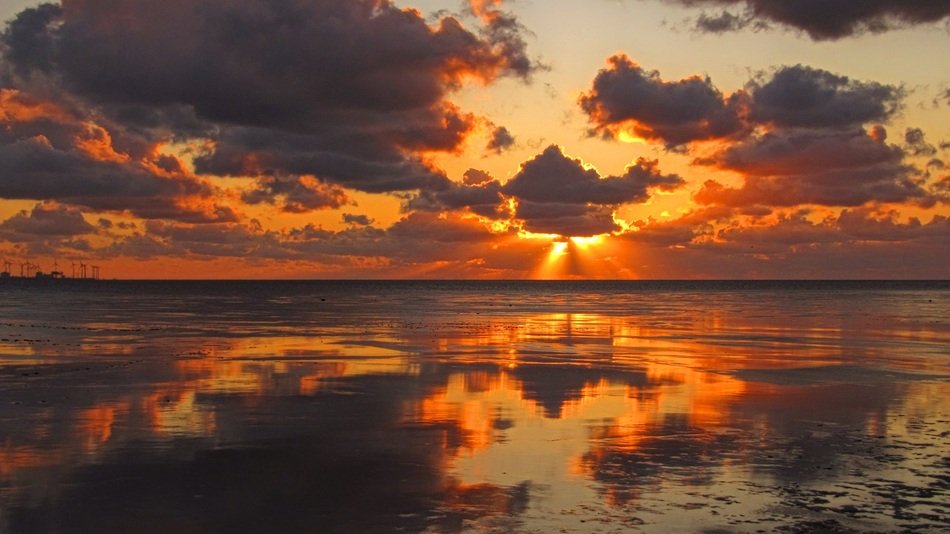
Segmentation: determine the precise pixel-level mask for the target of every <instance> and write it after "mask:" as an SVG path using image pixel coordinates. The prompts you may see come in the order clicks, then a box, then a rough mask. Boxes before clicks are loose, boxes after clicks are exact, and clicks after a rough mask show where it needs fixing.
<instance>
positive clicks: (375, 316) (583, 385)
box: [0, 282, 950, 532]
mask: <svg viewBox="0 0 950 534" xmlns="http://www.w3.org/2000/svg"><path fill="white" fill-rule="evenodd" d="M0 291H2V292H3V296H4V299H3V301H2V303H0V531H3V532H8V531H9V532H132V531H134V532H169V531H177V532H208V531H222V532H223V531H228V532H231V531H274V532H277V531H286V532H298V531H299V532H314V531H318V532H392V531H412V532H420V531H427V532H460V531H474V532H562V531H563V532H630V531H644V532H701V531H705V532H757V531H766V532H772V531H779V532H782V531H784V532H813V531H826V532H852V531H857V532H903V531H933V532H938V531H946V530H947V529H950V497H948V495H950V491H948V490H950V446H948V445H947V444H948V443H950V320H948V317H950V289H948V286H947V284H940V283H935V284H918V285H908V286H901V285H899V284H898V285H874V284H868V285H866V286H859V285H848V284H842V285H834V284H829V285H821V284H817V285H814V286H809V285H807V284H806V285H804V286H795V285H782V284H774V285H762V286H754V285H753V286H752V287H724V286H721V285H720V286H717V285H715V284H711V285H708V286H703V285H701V284H700V285H695V284H694V285H690V284H684V285H682V286H676V285H675V284H670V285H668V286H657V285H654V286H650V285H645V286H637V285H624V284H603V285H598V284H586V285H585V284H504V283H499V284H465V283H456V284H451V283H442V284H440V283H405V284H381V283H369V282H366V283H296V284H295V283H256V284H255V283H242V284H204V285H202V284H173V283H165V284H162V283H138V284H135V283H102V284H97V285H94V286H90V285H88V284H87V285H84V286H82V287H79V286H75V287H69V286H62V287H58V288H57V287H43V288H30V287H6V288H0Z"/></svg>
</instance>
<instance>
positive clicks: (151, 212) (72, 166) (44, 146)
mask: <svg viewBox="0 0 950 534" xmlns="http://www.w3.org/2000/svg"><path fill="white" fill-rule="evenodd" d="M2 93H3V95H2V96H3V97H4V98H0V110H2V111H3V114H0V126H2V127H3V129H2V130H0V197H2V198H8V199H34V200H55V201H59V202H63V203H68V204H76V205H80V206H86V207H88V208H91V209H94V210H105V211H129V212H131V213H133V214H135V215H137V216H139V217H143V218H170V219H178V220H188V221H213V220H233V219H235V218H236V215H235V213H234V212H233V211H232V210H231V209H230V208H227V207H225V206H221V205H219V204H217V202H216V201H215V194H216V190H215V188H214V187H213V186H211V185H210V184H209V183H207V182H205V181H202V180H200V179H198V178H196V177H194V176H191V175H188V174H186V173H184V172H182V169H180V168H177V169H173V168H171V167H170V162H171V160H170V159H169V157H168V156H162V155H158V154H144V155H142V157H141V158H140V159H137V158H136V157H134V156H133V155H130V154H127V153H123V152H118V151H116V147H115V146H113V144H112V142H111V138H110V136H109V135H108V132H106V131H105V130H103V129H102V128H101V127H99V126H97V125H95V124H92V123H89V122H86V121H80V120H78V119H76V118H73V117H69V116H65V115H63V116H57V115H56V114H55V110H53V109H50V108H48V107H44V106H43V105H41V104H39V103H33V104H32V105H31V107H27V108H24V107H23V106H24V104H23V103H22V102H19V101H18V99H17V98H16V95H15V94H14V92H12V91H10V90H2ZM11 95H12V96H11ZM172 159H173V158H172ZM169 169H170V170H169Z"/></svg>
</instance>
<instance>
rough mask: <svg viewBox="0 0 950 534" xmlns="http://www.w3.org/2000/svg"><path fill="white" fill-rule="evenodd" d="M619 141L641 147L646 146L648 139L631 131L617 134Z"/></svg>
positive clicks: (621, 131) (622, 131)
mask: <svg viewBox="0 0 950 534" xmlns="http://www.w3.org/2000/svg"><path fill="white" fill-rule="evenodd" d="M617 140H618V141H620V142H621V143H628V144H639V145H642V144H646V142H647V140H646V139H644V138H642V137H640V136H638V135H636V134H635V133H633V132H631V131H630V130H620V131H619V132H617Z"/></svg>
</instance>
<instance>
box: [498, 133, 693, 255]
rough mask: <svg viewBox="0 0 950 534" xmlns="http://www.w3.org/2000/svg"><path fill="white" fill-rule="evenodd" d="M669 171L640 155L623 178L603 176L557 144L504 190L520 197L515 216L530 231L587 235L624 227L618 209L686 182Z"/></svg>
mask: <svg viewBox="0 0 950 534" xmlns="http://www.w3.org/2000/svg"><path fill="white" fill-rule="evenodd" d="M684 183H685V182H684V180H683V179H682V178H680V177H679V176H676V175H664V174H662V173H661V172H660V171H659V169H658V168H657V164H656V162H655V161H647V160H644V159H640V160H638V161H637V162H636V164H634V165H631V166H629V167H627V169H626V172H625V173H624V174H623V175H622V176H607V177H601V176H600V174H599V173H598V172H597V171H596V170H594V169H588V168H585V167H584V165H583V163H582V162H581V161H580V160H578V159H573V158H570V157H568V156H565V155H564V153H563V152H561V149H560V148H559V147H557V146H555V145H552V146H550V147H548V148H547V149H546V150H545V151H544V152H542V153H541V154H540V155H538V156H536V157H535V158H534V159H532V160H530V161H528V162H526V163H524V164H523V165H522V166H521V170H520V171H519V172H518V173H517V174H516V175H515V176H514V178H512V179H511V181H509V182H508V183H507V184H505V186H504V188H503V192H504V193H505V194H506V195H508V196H511V197H514V198H515V199H517V201H518V208H517V212H516V214H515V216H516V217H517V218H518V219H520V220H522V221H524V223H525V229H527V230H530V231H533V232H540V233H556V234H561V235H572V236H583V235H596V234H602V233H607V232H612V231H616V230H619V227H618V226H617V225H616V223H615V222H614V221H613V217H612V213H613V209H614V208H615V207H617V206H619V205H620V204H625V203H629V202H638V203H639V202H646V201H647V200H648V199H649V198H650V190H651V189H654V188H655V189H660V190H664V191H670V190H673V189H676V188H678V187H680V186H682V185H683V184H684Z"/></svg>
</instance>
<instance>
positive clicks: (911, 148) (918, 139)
mask: <svg viewBox="0 0 950 534" xmlns="http://www.w3.org/2000/svg"><path fill="white" fill-rule="evenodd" d="M904 142H905V143H906V145H905V147H906V149H907V151H908V152H909V153H910V154H912V155H914V156H933V155H935V154H936V153H937V147H935V146H933V145H931V144H930V143H928V142H927V140H926V139H925V136H924V131H923V130H921V129H920V128H908V129H907V130H906V131H904Z"/></svg>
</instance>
